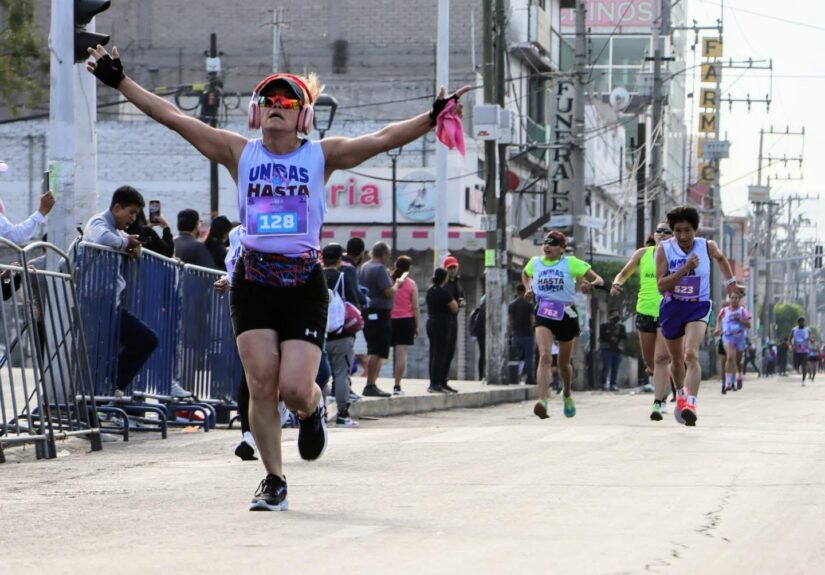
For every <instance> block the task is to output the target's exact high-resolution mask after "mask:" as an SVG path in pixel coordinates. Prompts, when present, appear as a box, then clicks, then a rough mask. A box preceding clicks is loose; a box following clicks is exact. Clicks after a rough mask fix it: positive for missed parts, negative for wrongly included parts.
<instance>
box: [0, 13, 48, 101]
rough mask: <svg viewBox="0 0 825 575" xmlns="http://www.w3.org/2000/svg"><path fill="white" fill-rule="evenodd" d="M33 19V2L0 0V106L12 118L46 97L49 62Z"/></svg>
mask: <svg viewBox="0 0 825 575" xmlns="http://www.w3.org/2000/svg"><path fill="white" fill-rule="evenodd" d="M34 17H35V1H34V0H0V104H2V105H4V106H7V107H8V108H9V110H10V111H11V114H12V115H13V116H16V115H17V113H18V110H19V109H20V107H21V106H28V107H34V106H36V105H38V104H41V103H42V102H43V99H44V95H45V90H44V88H43V86H42V84H41V80H42V79H43V76H44V75H47V74H48V71H49V59H48V57H47V54H46V52H45V50H44V48H43V45H44V44H45V41H44V38H43V37H41V36H38V34H37V27H36V24H35V18H34ZM42 36H45V35H42Z"/></svg>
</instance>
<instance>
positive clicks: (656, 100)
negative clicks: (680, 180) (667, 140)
mask: <svg viewBox="0 0 825 575" xmlns="http://www.w3.org/2000/svg"><path fill="white" fill-rule="evenodd" d="M655 9H656V19H655V20H654V21H653V110H652V115H653V117H652V124H653V128H652V132H651V133H652V144H653V145H652V147H651V150H650V183H651V185H652V187H653V202H652V203H651V210H650V226H651V227H653V226H655V225H656V224H657V223H658V221H659V220H660V219H661V218H660V216H659V212H660V210H661V205H662V197H661V195H662V140H664V137H665V129H664V126H663V123H664V122H663V120H662V48H661V46H660V44H661V39H660V37H659V35H660V34H659V31H660V27H661V25H662V22H661V19H662V0H656V8H655Z"/></svg>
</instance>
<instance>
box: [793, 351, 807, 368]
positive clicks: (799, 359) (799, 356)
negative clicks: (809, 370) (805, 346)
mask: <svg viewBox="0 0 825 575" xmlns="http://www.w3.org/2000/svg"><path fill="white" fill-rule="evenodd" d="M806 361H808V354H807V353H806V352H804V351H803V352H801V353H798V352H794V354H793V364H794V365H795V366H800V365H802V364H803V363H805V362H806Z"/></svg>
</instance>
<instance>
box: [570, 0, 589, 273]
mask: <svg viewBox="0 0 825 575" xmlns="http://www.w3.org/2000/svg"><path fill="white" fill-rule="evenodd" d="M586 13H587V10H586V9H585V4H584V0H576V73H575V74H574V77H575V84H574V92H575V95H574V102H573V153H572V156H573V178H574V184H575V187H574V189H573V242H574V250H575V255H576V257H578V258H581V259H585V258H586V250H585V228H584V226H582V225H581V223H580V219H581V218H583V217H584V215H585V195H584V194H585V191H584V145H585V141H584V80H585V77H586V74H587V42H586V38H585V35H586V33H587V31H586V30H585V15H586Z"/></svg>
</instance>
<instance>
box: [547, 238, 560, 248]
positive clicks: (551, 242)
mask: <svg viewBox="0 0 825 575" xmlns="http://www.w3.org/2000/svg"><path fill="white" fill-rule="evenodd" d="M544 245H546V246H560V245H561V242H559V240H557V239H556V238H550V239H549V240H544Z"/></svg>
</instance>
